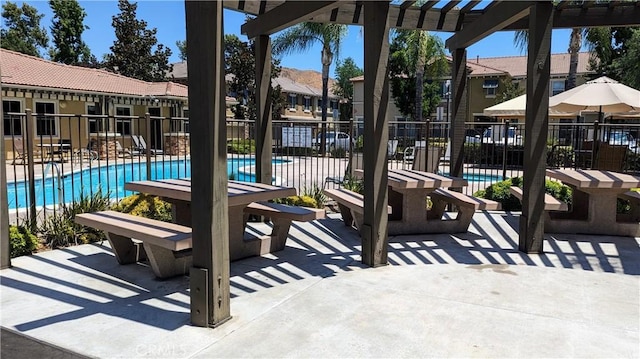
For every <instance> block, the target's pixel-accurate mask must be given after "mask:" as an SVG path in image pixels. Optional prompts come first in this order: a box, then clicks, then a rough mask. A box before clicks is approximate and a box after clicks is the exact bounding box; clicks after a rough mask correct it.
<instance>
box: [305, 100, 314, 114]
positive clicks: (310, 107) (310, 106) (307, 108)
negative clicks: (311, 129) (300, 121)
mask: <svg viewBox="0 0 640 359" xmlns="http://www.w3.org/2000/svg"><path fill="white" fill-rule="evenodd" d="M307 101H309V106H307ZM312 108H313V105H312V104H311V96H304V113H311V109H312Z"/></svg>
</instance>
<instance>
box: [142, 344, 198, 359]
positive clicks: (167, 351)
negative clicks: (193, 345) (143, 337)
mask: <svg viewBox="0 0 640 359" xmlns="http://www.w3.org/2000/svg"><path fill="white" fill-rule="evenodd" d="M136 354H137V355H139V356H145V357H154V358H162V357H177V356H184V355H186V354H187V346H186V345H184V344H140V345H138V346H136Z"/></svg>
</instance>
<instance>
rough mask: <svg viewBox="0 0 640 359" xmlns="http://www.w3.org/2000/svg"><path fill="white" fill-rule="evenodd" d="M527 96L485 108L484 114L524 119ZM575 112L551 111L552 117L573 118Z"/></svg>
mask: <svg viewBox="0 0 640 359" xmlns="http://www.w3.org/2000/svg"><path fill="white" fill-rule="evenodd" d="M526 106H527V95H526V94H524V95H520V96H518V97H515V98H512V99H511V100H508V101H505V102H501V103H499V104H497V105H493V106H491V107H487V108H485V109H484V110H483V111H482V113H483V114H484V115H485V116H491V117H504V118H524V117H525V115H526V112H527V111H526ZM573 115H575V112H561V111H557V110H552V109H549V116H551V117H572V116H573Z"/></svg>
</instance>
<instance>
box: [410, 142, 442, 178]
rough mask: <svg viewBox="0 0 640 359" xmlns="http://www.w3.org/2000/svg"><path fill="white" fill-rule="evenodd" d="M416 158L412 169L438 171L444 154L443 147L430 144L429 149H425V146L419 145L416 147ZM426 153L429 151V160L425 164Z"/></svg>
mask: <svg viewBox="0 0 640 359" xmlns="http://www.w3.org/2000/svg"><path fill="white" fill-rule="evenodd" d="M414 153H415V155H414V156H415V158H414V160H413V164H412V165H411V169H413V170H416V171H423V172H432V173H436V172H437V171H438V166H439V164H440V158H441V156H442V147H435V146H429V149H428V151H425V148H424V147H417V148H416V149H415V152H414ZM425 153H428V156H429V157H428V159H429V162H428V163H427V164H426V166H425Z"/></svg>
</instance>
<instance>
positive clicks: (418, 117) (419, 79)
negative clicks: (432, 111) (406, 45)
mask: <svg viewBox="0 0 640 359" xmlns="http://www.w3.org/2000/svg"><path fill="white" fill-rule="evenodd" d="M418 31H420V30H418ZM417 36H418V41H417V44H416V45H417V46H418V48H417V49H416V50H417V55H418V58H417V59H416V102H415V106H414V108H415V113H414V121H422V97H423V92H424V65H425V62H426V59H425V57H426V54H425V44H423V36H424V34H423V33H422V31H420V32H419V33H418V34H417Z"/></svg>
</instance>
